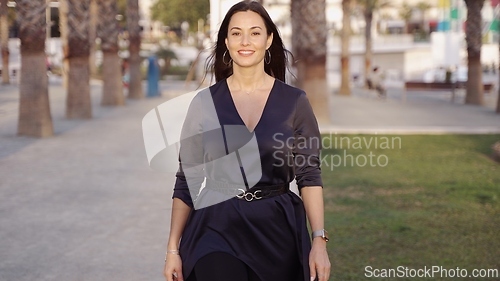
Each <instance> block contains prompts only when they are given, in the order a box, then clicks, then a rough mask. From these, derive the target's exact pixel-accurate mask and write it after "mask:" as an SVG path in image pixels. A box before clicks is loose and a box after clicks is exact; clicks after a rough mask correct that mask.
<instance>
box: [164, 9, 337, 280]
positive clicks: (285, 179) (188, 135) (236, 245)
mask: <svg viewBox="0 0 500 281" xmlns="http://www.w3.org/2000/svg"><path fill="white" fill-rule="evenodd" d="M209 63H211V68H212V70H213V71H214V73H215V78H216V81H217V83H216V84H215V85H213V86H211V87H209V88H208V90H206V91H202V92H200V93H199V94H198V95H197V97H195V99H194V100H193V101H192V103H191V106H190V109H189V111H188V114H187V117H186V120H185V122H184V126H183V137H182V139H184V141H181V146H180V169H179V172H178V173H177V180H176V183H175V188H174V194H173V208H172V220H171V229H170V236H169V239H168V244H167V254H166V263H165V268H164V274H165V277H166V280H167V281H173V280H188V281H204V280H210V281H224V280H231V281H234V280H237V281H276V280H279V281H309V280H319V281H326V280H328V278H329V275H330V262H329V259H328V255H327V251H326V242H327V241H328V238H327V233H326V232H325V231H324V218H323V195H322V182H321V174H320V168H319V164H320V160H319V149H320V147H319V143H320V135H319V130H318V126H317V122H316V119H315V117H314V115H313V112H312V109H311V106H310V104H309V102H308V100H307V98H306V96H305V93H304V92H303V91H301V90H300V89H297V88H294V87H291V86H289V85H287V84H285V83H284V82H285V70H286V63H287V58H286V50H285V49H284V46H283V42H282V40H281V38H280V36H279V33H278V30H277V28H276V25H275V24H274V23H273V22H272V20H271V19H270V17H269V15H268V14H267V12H266V11H265V9H264V8H263V7H262V5H260V4H259V3H258V2H254V1H242V2H239V3H237V4H236V5H234V6H233V7H232V8H231V9H230V10H229V11H228V13H227V15H226V16H225V18H224V20H223V22H222V24H221V27H220V30H219V34H218V38H217V43H216V46H215V51H214V54H213V57H212V60H211V62H209ZM294 178H295V179H296V181H297V185H298V188H299V191H300V194H301V196H302V200H301V198H299V197H298V196H297V195H295V194H294V193H293V192H291V191H290V190H289V188H288V185H289V183H290V182H291V181H292V180H293V179H294ZM204 181H205V187H204V188H201V186H202V182H204ZM200 189H201V191H200ZM306 215H307V217H308V219H309V222H310V226H311V229H312V230H313V234H312V236H313V239H312V245H311V240H310V239H311V238H310V236H309V233H308V230H307V224H306ZM181 237H182V240H181Z"/></svg>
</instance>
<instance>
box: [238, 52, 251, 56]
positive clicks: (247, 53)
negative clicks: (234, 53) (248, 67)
mask: <svg viewBox="0 0 500 281" xmlns="http://www.w3.org/2000/svg"><path fill="white" fill-rule="evenodd" d="M253 53H254V51H238V54H240V55H242V56H250V55H252V54H253Z"/></svg>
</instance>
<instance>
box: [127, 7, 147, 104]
mask: <svg viewBox="0 0 500 281" xmlns="http://www.w3.org/2000/svg"><path fill="white" fill-rule="evenodd" d="M127 29H128V34H129V42H130V45H129V53H130V57H129V64H128V65H129V75H130V81H129V87H128V98H132V99H141V98H143V97H144V91H143V90H142V73H141V63H142V59H141V56H140V55H139V51H140V50H141V28H140V26H139V1H138V0H127Z"/></svg>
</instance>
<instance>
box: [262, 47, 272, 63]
mask: <svg viewBox="0 0 500 281" xmlns="http://www.w3.org/2000/svg"><path fill="white" fill-rule="evenodd" d="M266 51H267V52H266V54H269V59H268V60H266V59H267V56H266V55H264V62H265V63H266V64H270V63H271V52H270V51H269V49H267V50H266Z"/></svg>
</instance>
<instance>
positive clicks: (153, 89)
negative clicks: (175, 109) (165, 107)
mask: <svg viewBox="0 0 500 281" xmlns="http://www.w3.org/2000/svg"><path fill="white" fill-rule="evenodd" d="M148 63H149V64H148V91H147V94H146V96H147V97H158V96H160V89H159V86H158V81H159V80H160V67H159V66H158V59H157V57H156V56H155V55H151V56H149V57H148Z"/></svg>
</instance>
